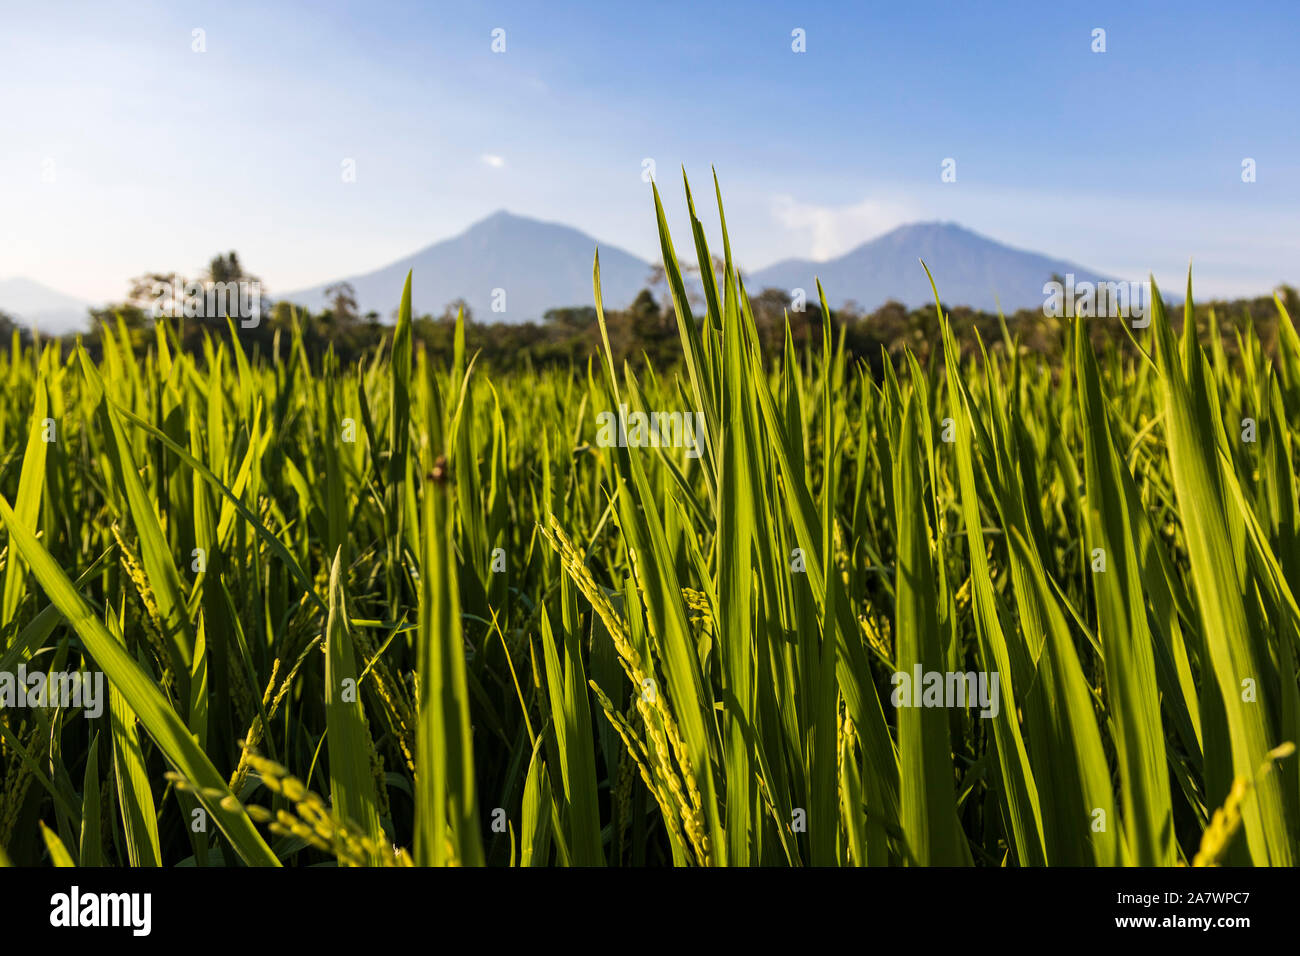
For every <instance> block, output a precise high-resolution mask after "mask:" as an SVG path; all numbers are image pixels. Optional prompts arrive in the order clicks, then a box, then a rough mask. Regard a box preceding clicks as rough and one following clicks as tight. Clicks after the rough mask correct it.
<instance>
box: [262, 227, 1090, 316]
mask: <svg viewBox="0 0 1300 956" xmlns="http://www.w3.org/2000/svg"><path fill="white" fill-rule="evenodd" d="M598 244H599V246H600V276H601V292H602V296H603V299H604V302H605V305H606V306H608V307H609V308H621V307H623V306H625V305H627V304H628V303H629V302H631V300H632V299H633V298H634V297H635V295H636V293H637V292H638V291H640V290H641V289H642V288H644V287H645V285H646V283H647V279H648V277H649V274H650V271H651V264H650V263H649V262H647V261H645V260H644V259H641V258H639V257H637V256H635V255H633V254H632V253H630V252H627V251H625V250H623V249H620V248H618V247H617V246H611V245H606V244H604V243H598V242H597V240H596V239H594V238H593V237H591V236H589V235H587V234H586V233H583V232H581V231H579V230H577V229H574V228H572V227H570V226H565V225H561V224H558V223H550V222H542V221H539V220H537V219H530V218H528V217H526V216H517V215H514V214H512V213H509V212H505V211H500V212H496V213H493V214H492V215H491V216H488V217H487V218H486V219H483V220H481V221H479V222H477V223H475V224H474V225H472V226H470V227H469V228H468V229H467V230H465V231H464V232H463V233H461V234H460V235H458V236H453V237H452V238H450V239H444V240H442V241H440V242H436V243H434V244H432V245H430V246H427V247H425V248H424V249H421V250H420V251H419V252H416V253H415V254H413V255H410V256H407V257H405V258H403V259H400V260H398V261H397V262H394V263H393V264H392V265H389V266H385V267H384V268H382V269H377V270H375V271H373V272H368V273H364V274H361V275H356V276H350V277H347V278H345V279H341V280H336V281H346V282H349V283H350V284H351V285H352V287H353V288H354V289H355V290H356V293H357V302H358V305H359V306H360V308H361V310H362V312H366V311H369V310H371V309H373V310H375V311H377V312H378V313H379V314H380V315H381V316H383V317H384V318H385V319H387V318H388V317H389V316H390V315H391V313H392V311H393V310H394V309H395V308H396V307H397V304H398V299H399V298H400V295H401V289H402V282H403V280H404V279H405V278H406V272H407V270H408V269H413V270H414V278H413V279H412V293H411V296H412V306H413V309H414V311H415V313H416V314H417V315H418V314H423V313H431V314H438V313H441V311H442V310H443V308H444V307H445V306H446V305H447V304H448V303H449V302H451V301H452V300H454V299H457V298H464V299H465V301H466V302H468V303H469V306H470V308H471V309H472V310H473V313H474V317H475V319H476V320H477V321H479V322H492V321H502V322H527V321H535V320H538V319H540V318H541V317H542V314H543V313H544V312H546V310H548V309H552V308H560V307H565V306H583V305H591V304H592V294H591V259H592V253H593V252H594V251H595V249H596V247H597V245H598ZM918 260H924V261H925V262H926V264H927V265H928V266H929V267H930V269H931V271H932V272H933V273H934V277H935V282H936V283H937V284H938V287H939V294H940V296H941V297H942V299H943V301H944V303H945V304H948V305H967V306H971V307H973V308H977V309H983V310H986V311H993V310H995V309H996V308H997V307H998V305H999V303H1000V304H1001V307H1002V309H1003V310H1004V311H1006V312H1007V313H1011V312H1014V311H1016V310H1017V309H1037V308H1041V307H1042V304H1043V302H1044V299H1045V295H1044V293H1043V284H1044V283H1046V282H1048V281H1049V280H1050V279H1051V278H1052V276H1053V275H1061V276H1065V275H1067V274H1073V275H1074V277H1075V281H1076V282H1084V281H1088V282H1098V281H1107V280H1108V279H1109V277H1107V276H1104V275H1102V274H1101V273H1099V272H1097V271H1096V270H1094V269H1089V268H1087V267H1084V266H1080V265H1077V264H1075V263H1072V262H1069V261H1066V260H1064V259H1055V258H1052V257H1050V256H1046V255H1042V254H1039V253H1036V252H1029V251H1026V250H1022V249H1015V248H1013V247H1011V246H1008V245H1005V244H1003V243H1000V242H998V241H996V240H994V239H990V238H989V237H987V236H983V235H980V234H979V233H977V232H973V231H972V230H970V229H966V228H965V227H963V226H959V225H957V224H956V223H949V222H924V223H911V224H908V225H904V226H899V227H898V228H896V229H894V230H892V231H890V232H887V233H885V234H884V235H883V236H879V237H878V238H876V239H872V240H870V241H868V242H864V243H862V244H861V245H859V246H857V247H855V248H854V249H852V250H850V251H849V252H846V253H845V254H844V255H842V256H838V257H836V258H834V259H829V260H826V261H823V262H815V261H813V260H810V259H784V260H782V261H780V262H776V263H773V264H772V265H770V266H767V267H766V268H763V269H758V270H755V271H753V272H745V270H743V269H742V274H743V275H744V277H745V286H746V288H747V289H749V290H751V291H753V292H758V291H761V290H762V289H764V288H778V289H783V290H786V291H791V290H794V289H796V288H801V289H804V290H805V293H806V294H807V297H808V298H809V299H811V300H813V301H815V300H816V288H817V286H816V281H815V280H816V279H817V278H820V279H821V282H822V287H823V288H824V289H825V290H826V296H827V300H828V301H829V302H830V304H831V306H832V307H836V306H841V305H843V304H845V303H846V302H849V301H853V302H855V303H857V305H858V306H860V307H861V308H863V309H867V310H871V309H875V308H877V307H879V306H881V305H883V304H884V303H885V302H887V301H889V300H891V299H892V300H895V301H898V302H902V303H903V304H904V305H906V306H908V307H911V308H916V307H919V306H924V305H927V304H929V303H930V302H931V301H932V300H933V296H932V294H931V291H930V284H929V281H928V280H927V279H926V277H925V272H924V270H922V268H921V264H920V261H918ZM332 284H333V283H322V284H320V285H318V286H313V287H311V288H309V289H304V290H300V291H297V292H286V293H284V294H282V295H278V296H276V297H275V298H278V299H282V300H284V301H288V302H294V303H296V304H299V305H302V306H305V307H307V308H310V309H313V310H318V309H321V308H322V307H324V305H325V289H326V288H327V287H328V286H329V285H332ZM494 290H503V292H504V305H505V310H504V311H494V310H493V308H492V306H493V303H494V299H493V296H494V294H496V295H497V300H496V301H497V303H498V304H500V302H501V296H500V294H499V293H494Z"/></svg>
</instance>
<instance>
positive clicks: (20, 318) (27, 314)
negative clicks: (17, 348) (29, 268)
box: [0, 276, 90, 335]
mask: <svg viewBox="0 0 1300 956" xmlns="http://www.w3.org/2000/svg"><path fill="white" fill-rule="evenodd" d="M89 308H90V305H89V304H88V303H86V302H82V301H81V300H80V299H74V298H73V297H72V296H70V295H64V294H63V293H62V292H58V291H56V290H54V289H51V288H50V287H49V286H44V285H41V284H40V283H39V282H34V281H33V280H31V279H25V278H23V277H22V276H15V277H14V278H12V279H0V312H4V313H5V314H6V315H8V316H9V317H10V318H11V319H14V320H15V321H16V322H18V323H19V324H20V325H27V326H32V327H34V328H36V329H39V330H40V331H41V332H43V333H44V334H46V335H63V334H64V333H67V332H81V331H84V330H85V329H86V328H87V326H88V324H89V323H88V316H87V314H86V310H87V309H89Z"/></svg>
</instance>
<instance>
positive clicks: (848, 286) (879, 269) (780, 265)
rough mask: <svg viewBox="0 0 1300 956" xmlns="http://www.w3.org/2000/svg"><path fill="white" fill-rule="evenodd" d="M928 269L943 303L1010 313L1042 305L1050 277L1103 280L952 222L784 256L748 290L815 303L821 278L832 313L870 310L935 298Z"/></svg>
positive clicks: (756, 274) (759, 273) (752, 279)
mask: <svg viewBox="0 0 1300 956" xmlns="http://www.w3.org/2000/svg"><path fill="white" fill-rule="evenodd" d="M919 260H924V262H925V264H926V265H927V266H929V267H930V271H931V272H932V273H933V274H934V281H935V285H936V286H937V287H938V289H939V297H940V299H942V300H943V303H944V305H954V306H955V305H965V306H970V307H972V308H975V309H982V310H984V311H988V312H991V311H995V310H996V309H997V308H998V306H999V304H1000V305H1001V307H1002V309H1003V311H1004V312H1006V313H1007V314H1010V313H1012V312H1014V311H1016V310H1017V309H1037V308H1041V307H1042V305H1043V302H1044V300H1045V299H1046V296H1045V295H1044V293H1043V284H1044V283H1046V282H1049V281H1050V280H1051V278H1052V276H1053V275H1060V276H1066V275H1068V274H1071V273H1072V274H1073V275H1074V277H1075V281H1076V282H1084V281H1087V282H1098V281H1107V280H1108V279H1109V277H1107V276H1103V275H1102V274H1100V273H1098V272H1096V271H1095V270H1093V269H1088V268H1086V267H1084V266H1080V265H1076V264H1074V263H1071V262H1067V261H1065V260H1063V259H1053V258H1050V257H1048V256H1044V255H1040V254H1039V253H1036V252H1027V251H1025V250H1022V249H1015V248H1012V247H1011V246H1007V245H1004V244H1003V243H1000V242H997V241H996V240H994V239H990V238H988V237H987V236H982V235H980V234H979V233H977V232H972V231H971V230H970V229H966V228H965V227H963V226H959V225H957V224H956V223H950V222H919V223H911V224H909V225H904V226H899V227H898V228H897V229H893V230H891V231H890V232H887V233H885V234H884V235H883V236H880V237H878V238H876V239H872V240H870V241H868V242H864V243H862V244H861V245H859V246H857V247H855V248H853V249H851V250H850V251H848V252H846V253H845V254H844V255H842V256H839V257H837V258H834V259H830V260H827V261H825V262H813V261H811V260H808V259H786V260H783V261H781V262H776V263H773V264H772V265H770V266H768V267H766V268H764V269H759V270H758V271H756V272H754V273H752V274H751V275H750V276H749V277H748V278H747V279H746V282H745V285H746V287H747V288H750V289H763V288H778V289H787V290H789V289H795V288H802V289H804V290H806V292H807V295H808V298H809V300H810V301H816V295H817V292H816V289H817V285H816V281H815V279H817V278H819V279H821V283H822V288H823V289H825V291H826V298H827V301H828V303H829V304H830V305H831V307H832V308H834V307H835V306H836V305H842V304H843V303H844V302H846V301H848V300H850V299H851V300H853V301H854V302H856V303H857V304H858V305H859V306H861V307H863V308H864V309H867V310H872V309H875V308H877V307H879V306H881V305H883V304H884V303H885V302H887V301H889V300H890V299H893V300H895V301H898V302H902V303H903V304H904V305H907V306H909V307H911V308H916V307H918V306H924V305H928V304H930V303H932V302H933V301H934V294H933V292H932V291H931V289H930V280H929V279H927V278H926V275H925V270H923V269H922V268H921V262H920V261H919Z"/></svg>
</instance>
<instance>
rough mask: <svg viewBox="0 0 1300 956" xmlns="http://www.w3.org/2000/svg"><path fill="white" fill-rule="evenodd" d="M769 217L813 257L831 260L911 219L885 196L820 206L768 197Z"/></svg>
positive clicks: (908, 211)
mask: <svg viewBox="0 0 1300 956" xmlns="http://www.w3.org/2000/svg"><path fill="white" fill-rule="evenodd" d="M772 217H773V218H774V219H775V220H776V221H777V222H779V223H780V224H781V225H783V226H785V227H786V228H787V229H789V230H792V231H794V232H796V233H798V234H799V239H800V241H801V242H802V244H803V245H804V248H805V249H806V250H807V251H806V253H804V254H805V255H808V256H811V257H812V258H813V259H817V260H823V259H831V258H834V257H835V256H838V255H842V254H843V253H845V252H848V251H849V250H850V249H852V248H853V247H854V246H857V245H860V244H861V243H863V242H866V241H867V240H868V239H873V238H875V237H876V236H878V235H880V234H881V233H884V232H888V231H889V230H890V229H892V228H894V227H895V226H899V225H902V224H903V223H905V222H909V221H911V220H912V219H915V218H916V216H915V213H914V212H913V211H912V210H911V209H910V208H909V207H908V206H907V205H906V204H904V203H899V202H895V201H893V200H887V199H864V200H862V202H860V203H856V204H854V205H851V206H822V205H817V204H816V203H806V202H800V201H799V200H797V199H795V198H794V197H793V196H787V195H778V196H775V197H774V198H773V199H772Z"/></svg>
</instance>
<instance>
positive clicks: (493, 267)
mask: <svg viewBox="0 0 1300 956" xmlns="http://www.w3.org/2000/svg"><path fill="white" fill-rule="evenodd" d="M596 246H597V242H596V240H595V239H593V238H592V237H591V236H589V235H587V234H586V233H583V232H580V231H579V230H577V229H574V228H571V227H570V226H563V225H560V224H558V223H551V222H542V221H540V220H537V219H529V218H527V217H525V216H516V215H513V214H511V213H508V212H505V211H504V210H503V211H501V212H496V213H493V214H492V215H491V216H488V217H487V218H486V219H483V220H481V221H480V222H477V223H475V224H474V225H472V226H470V227H469V228H468V229H466V230H465V231H464V232H462V233H461V234H460V235H458V236H454V237H452V238H451V239H444V240H442V241H441V242H435V243H434V244H433V245H431V246H427V247H425V248H424V249H421V250H420V251H419V252H417V253H415V254H414V255H411V256H407V257H406V258H405V259H400V260H398V261H397V262H394V263H393V264H392V265H388V266H384V267H383V268H382V269H378V270H376V271H374V272H367V273H365V274H363V275H356V276H351V277H348V278H346V279H343V280H341V281H344V282H348V283H350V284H351V285H352V288H353V289H354V290H356V294H357V305H358V306H359V307H360V309H361V312H362V314H364V313H366V312H369V311H370V310H372V309H373V310H374V311H376V312H378V313H379V314H380V316H382V317H383V318H384V319H385V320H386V319H388V318H389V316H390V315H391V314H392V312H393V310H395V309H396V308H397V306H398V303H399V301H400V299H401V296H402V283H403V282H404V281H405V280H406V273H407V270H414V275H413V276H412V278H411V308H412V311H413V313H414V314H415V315H422V314H432V315H438V314H441V312H442V310H443V308H444V307H445V306H446V305H447V304H448V303H449V302H451V301H452V300H454V299H457V298H463V299H465V301H466V302H467V303H469V306H470V309H471V310H472V311H473V315H474V318H475V320H477V321H478V322H493V321H499V322H528V321H535V320H540V319H541V317H542V314H543V313H544V312H545V311H546V310H547V309H553V308H558V307H564V306H584V305H585V306H589V305H592V304H593V299H592V294H591V264H592V256H593V254H594V253H595V251H596ZM649 273H650V264H649V263H648V262H645V261H644V260H642V259H638V258H637V257H636V256H634V255H632V254H631V253H628V252H624V251H623V250H622V249H619V248H617V247H615V246H607V245H604V244H601V245H600V283H601V294H602V300H603V301H604V303H605V305H606V307H607V308H611V309H619V308H623V307H624V306H626V305H628V304H629V303H631V301H632V299H633V298H635V297H636V294H637V292H639V291H640V290H641V289H642V288H644V287H645V285H646V278H647V276H648V275H649ZM329 285H332V283H325V284H322V285H319V286H315V287H313V288H310V289H303V290H301V291H298V292H287V293H284V294H282V295H277V296H274V298H276V299H280V300H283V301H286V302H293V303H296V304H298V305H301V306H305V307H307V308H309V309H311V310H312V311H319V310H320V309H321V308H323V307H324V305H325V289H326V287H327V286H329ZM496 289H501V290H504V292H505V297H504V298H505V303H504V304H505V311H504V312H494V311H493V308H492V305H493V302H494V295H495V293H494V290H496ZM496 301H497V302H500V297H499V296H497V297H496Z"/></svg>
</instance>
